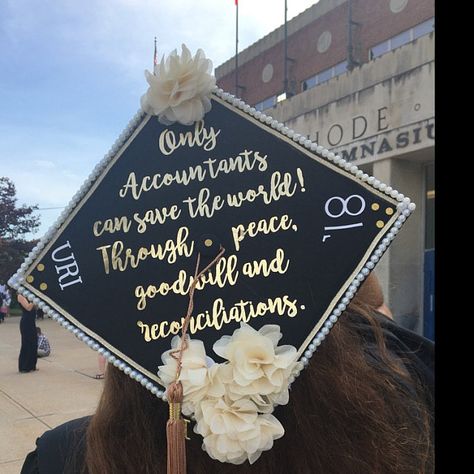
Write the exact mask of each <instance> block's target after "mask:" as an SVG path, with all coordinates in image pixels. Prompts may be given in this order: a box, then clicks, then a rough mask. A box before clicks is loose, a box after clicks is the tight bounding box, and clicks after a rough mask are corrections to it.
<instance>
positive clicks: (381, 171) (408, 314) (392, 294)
mask: <svg viewBox="0 0 474 474" xmlns="http://www.w3.org/2000/svg"><path fill="white" fill-rule="evenodd" d="M423 171H424V170H423V164H422V163H420V162H416V161H407V160H404V159H387V160H382V161H377V162H374V164H373V175H374V176H375V177H376V178H377V179H380V180H382V181H383V182H385V183H387V184H389V185H390V186H392V187H394V188H395V189H397V190H398V191H400V192H401V193H403V194H405V195H406V196H409V197H410V198H411V200H412V201H413V202H415V203H416V205H417V208H416V210H415V212H414V213H413V214H412V215H411V216H410V218H409V219H408V221H407V222H406V223H405V224H404V226H403V228H402V230H401V231H400V232H399V234H398V235H397V237H396V238H395V240H394V241H393V243H392V245H391V246H390V247H389V249H388V250H387V252H386V253H385V255H384V257H383V258H382V260H381V261H380V263H379V265H377V270H376V272H377V276H378V277H379V279H380V281H381V284H382V288H383V290H384V294H385V298H386V303H387V305H388V306H389V308H390V309H391V310H392V312H393V315H394V318H395V320H396V321H397V322H399V323H400V324H401V325H403V326H405V327H407V328H409V329H412V330H414V331H417V332H419V333H421V332H422V328H423V313H422V311H423V304H422V303H423V243H424V229H425V219H424V212H423V207H424V205H423V189H424V172H423Z"/></svg>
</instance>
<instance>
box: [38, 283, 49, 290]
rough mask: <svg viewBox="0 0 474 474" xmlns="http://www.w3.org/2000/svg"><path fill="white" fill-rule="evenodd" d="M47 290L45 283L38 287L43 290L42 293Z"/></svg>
mask: <svg viewBox="0 0 474 474" xmlns="http://www.w3.org/2000/svg"><path fill="white" fill-rule="evenodd" d="M47 289H48V285H47V283H41V285H40V290H43V291H44V290H47Z"/></svg>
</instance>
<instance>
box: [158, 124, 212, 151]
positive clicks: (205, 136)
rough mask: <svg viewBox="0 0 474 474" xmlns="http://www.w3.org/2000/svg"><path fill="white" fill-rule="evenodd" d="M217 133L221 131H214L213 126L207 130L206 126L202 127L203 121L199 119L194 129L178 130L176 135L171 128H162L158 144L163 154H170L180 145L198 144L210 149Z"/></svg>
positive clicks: (190, 146)
mask: <svg viewBox="0 0 474 474" xmlns="http://www.w3.org/2000/svg"><path fill="white" fill-rule="evenodd" d="M219 133H221V131H220V130H217V131H215V130H214V127H210V128H209V130H207V128H205V127H204V121H203V120H199V121H198V122H196V124H195V125H194V131H192V132H185V133H182V132H180V133H179V134H178V136H177V137H176V135H175V133H174V132H173V130H169V129H166V130H163V131H162V132H161V133H160V138H159V141H158V144H159V147H160V151H161V153H163V155H171V153H173V152H174V151H176V150H177V149H178V148H179V147H182V146H188V147H189V148H192V147H194V146H198V147H202V148H203V149H204V150H206V151H211V150H214V148H215V147H216V144H217V137H218V135H219Z"/></svg>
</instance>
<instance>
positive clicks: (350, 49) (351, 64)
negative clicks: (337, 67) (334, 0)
mask: <svg viewBox="0 0 474 474" xmlns="http://www.w3.org/2000/svg"><path fill="white" fill-rule="evenodd" d="M347 10H348V11H347V70H348V71H352V70H353V69H354V68H355V67H356V66H360V63H359V61H357V60H356V59H355V58H354V38H353V32H354V30H353V27H354V26H356V27H358V26H360V23H357V22H356V21H353V20H352V0H348V2H347Z"/></svg>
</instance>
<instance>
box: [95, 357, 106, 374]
mask: <svg viewBox="0 0 474 474" xmlns="http://www.w3.org/2000/svg"><path fill="white" fill-rule="evenodd" d="M106 362H107V361H106V360H105V357H104V356H102V355H100V354H98V355H97V365H98V367H99V370H98V372H97V373H96V374H95V378H96V379H97V380H102V379H103V378H104V377H105V365H106Z"/></svg>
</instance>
